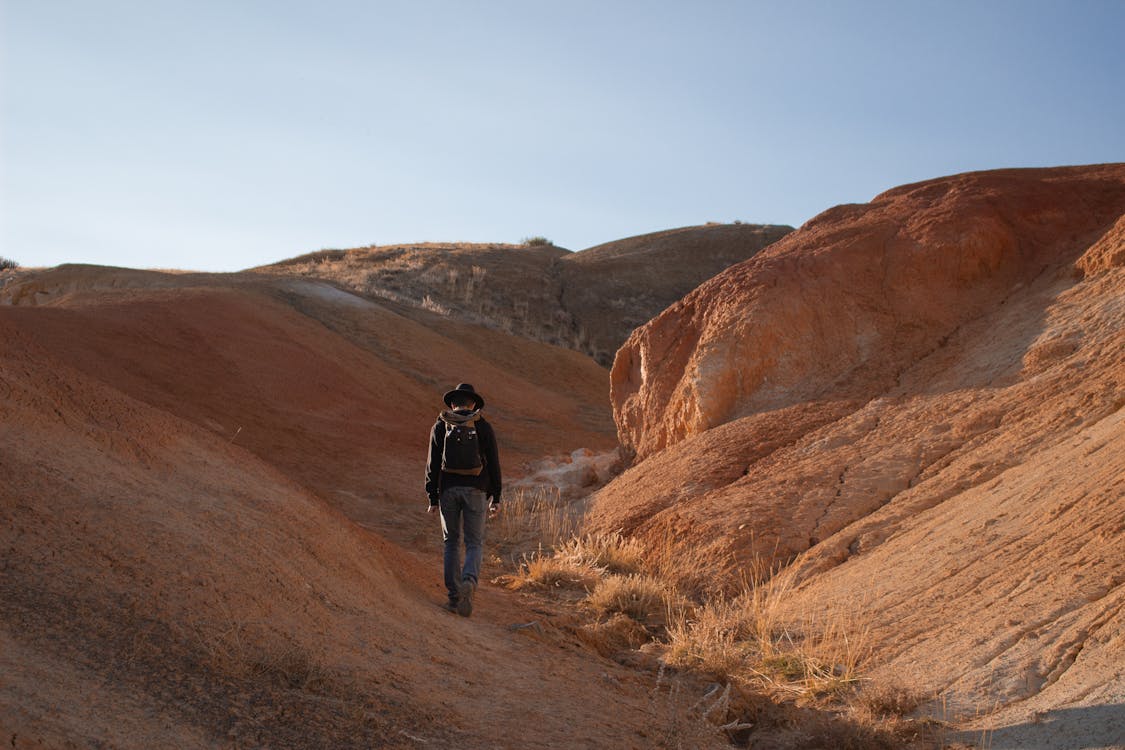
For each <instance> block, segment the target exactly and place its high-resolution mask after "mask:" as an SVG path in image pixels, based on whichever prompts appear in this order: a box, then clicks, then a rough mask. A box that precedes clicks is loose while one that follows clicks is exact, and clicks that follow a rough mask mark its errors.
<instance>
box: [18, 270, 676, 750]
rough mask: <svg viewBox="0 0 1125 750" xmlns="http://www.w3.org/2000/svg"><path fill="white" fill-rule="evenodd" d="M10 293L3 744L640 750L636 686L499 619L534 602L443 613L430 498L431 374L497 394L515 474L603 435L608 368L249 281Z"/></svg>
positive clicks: (68, 286) (636, 676)
mask: <svg viewBox="0 0 1125 750" xmlns="http://www.w3.org/2000/svg"><path fill="white" fill-rule="evenodd" d="M22 283H23V286H22V287H19V288H16V289H15V290H14V292H15V294H14V295H13V288H12V287H11V286H9V287H7V288H6V289H5V290H4V292H5V293H6V294H7V295H9V296H8V299H9V300H12V299H15V301H17V302H18V301H23V302H28V301H30V300H34V301H35V302H36V303H37V304H36V305H34V306H28V305H26V304H25V305H16V306H7V307H0V341H3V342H4V345H3V348H2V349H0V391H2V395H3V398H2V399H0V463H2V466H3V471H4V474H5V479H6V481H5V482H4V483H3V485H2V487H0V547H2V548H3V549H4V550H5V554H4V557H3V565H2V568H0V645H2V648H0V674H2V675H3V677H2V678H0V730H2V734H3V737H4V738H5V740H6V741H10V743H11V744H12V745H13V746H14V747H19V748H30V747H50V748H60V747H93V746H102V745H107V744H108V745H110V746H114V747H138V748H141V747H144V748H147V747H197V746H201V745H211V746H221V747H259V746H270V747H293V748H298V747H371V746H380V747H411V748H416V747H433V746H444V745H447V744H455V745H457V746H459V747H470V748H473V747H479V748H495V747H512V748H515V747H521V748H522V747H591V748H593V747H651V746H653V742H654V739H653V733H654V731H658V729H659V723H660V721H661V718H660V717H657V718H656V719H655V720H654V716H653V713H652V711H651V709H650V698H649V689H650V688H651V684H648V683H649V682H651V679H650V678H649V677H647V676H645V675H643V674H640V673H637V672H634V671H630V670H626V669H624V668H622V667H620V666H618V665H616V664H614V663H613V662H611V661H609V660H606V659H604V658H602V657H600V656H597V655H596V654H595V653H593V652H592V651H590V650H588V649H586V648H584V647H582V646H580V645H579V644H578V642H577V640H576V639H574V638H562V637H556V635H555V634H553V631H551V632H549V633H548V636H549V637H540V636H539V635H538V634H537V630H536V629H535V628H524V629H519V628H516V629H513V628H512V627H511V626H513V625H521V624H526V623H530V622H533V621H536V620H544V619H545V617H546V616H547V615H546V614H544V613H543V612H537V611H536V610H535V606H536V605H535V604H534V603H533V602H529V601H526V600H524V599H523V598H521V597H520V596H519V595H517V594H514V593H511V592H508V591H505V590H501V589H496V588H493V587H491V586H489V585H485V586H484V587H482V589H481V591H480V595H479V601H478V606H477V612H476V613H475V614H474V616H473V617H472V618H469V619H464V618H460V617H457V616H455V615H451V614H449V613H447V612H444V611H443V610H442V609H441V608H440V607H439V604H440V602H441V601H442V600H443V597H444V592H443V591H442V588H441V582H440V551H439V545H438V535H439V532H438V530H437V528H436V523H437V521H436V517H434V516H430V515H427V514H425V513H424V496H423V495H422V493H421V473H422V463H423V460H424V447H423V446H424V442H425V436H426V435H427V434H428V427H429V425H430V423H431V420H432V419H433V416H434V415H435V414H436V410H437V409H436V406H435V403H437V404H440V395H441V393H442V392H443V390H444V389H445V388H447V387H448V384H452V383H455V382H457V381H458V380H469V381H475V382H476V383H477V384H478V387H480V388H482V389H483V390H484V391H485V392H486V393H489V394H490V395H491V394H497V396H498V397H496V398H493V399H490V401H491V402H492V403H491V404H490V410H491V413H492V418H493V421H494V423H495V424H496V425H497V428H498V429H499V430H500V431H501V435H502V436H503V438H504V445H505V448H506V453H505V455H504V460H505V466H506V469H508V471H509V473H510V474H512V475H515V474H518V473H519V472H518V468H519V466H520V465H521V463H522V462H523V461H526V460H528V459H530V458H538V457H540V456H542V455H545V454H549V453H552V452H557V451H558V450H559V449H560V448H562V449H569V448H571V447H573V446H574V445H576V444H577V445H586V446H588V447H594V448H599V449H604V448H605V447H606V446H607V445H609V444H611V443H612V425H611V423H610V420H609V415H608V408H605V409H603V410H602V411H601V412H600V413H598V412H591V410H590V409H589V404H591V403H595V404H597V403H604V393H605V390H604V389H605V386H606V383H605V378H606V374H605V371H604V370H602V369H601V368H599V367H597V366H596V365H595V364H593V363H592V362H589V360H587V359H585V358H583V357H582V356H581V355H578V354H576V353H573V352H567V351H563V350H559V349H555V348H552V347H547V346H544V345H540V344H535V343H532V342H527V341H522V340H517V339H514V338H510V337H505V336H503V335H502V334H497V333H494V332H491V331H487V330H469V329H468V328H467V327H459V326H452V330H453V332H454V338H453V339H450V338H445V337H443V336H442V334H440V333H437V332H435V330H434V329H433V328H429V327H427V326H426V325H424V324H422V323H419V322H417V321H414V320H410V319H408V318H404V317H402V316H401V315H399V314H398V313H396V312H394V311H393V310H390V309H388V308H385V307H380V306H377V305H373V304H372V303H370V302H367V301H365V300H359V299H358V298H356V299H354V300H353V299H346V298H340V297H339V296H338V294H337V293H336V292H325V293H319V294H318V293H311V294H310V293H307V292H308V291H309V290H308V288H303V289H302V288H301V287H296V288H294V287H293V286H291V283H292V282H285V283H284V284H282V285H279V284H277V283H274V282H262V281H261V280H259V279H256V278H255V277H252V276H248V277H238V276H235V277H201V276H178V277H167V276H164V275H151V274H143V273H139V272H131V271H120V270H115V269H89V268H64V269H60V270H58V271H53V272H46V273H42V274H29V275H27V276H24V277H23V281H22ZM315 291H316V288H315V287H314V292H315ZM319 291H321V292H323V291H324V290H319ZM340 294H342V293H340ZM437 322H442V321H437ZM436 328H441V329H442V330H448V329H449V328H450V327H449V326H445V325H443V326H437V327H436ZM512 347H514V348H516V349H517V351H511V350H510V349H511V348H512ZM450 357H451V358H452V360H453V362H452V363H451V364H450V363H446V364H444V365H443V364H441V361H442V360H443V359H445V358H450ZM496 362H504V363H505V364H506V365H507V367H506V369H503V370H502V369H500V368H498V367H497V366H496V364H495V363H496ZM515 365H518V366H515ZM547 371H549V372H551V373H553V374H554V377H552V378H546V377H544V376H543V373H544V372H547ZM544 382H550V383H551V387H552V389H551V390H548V389H547V388H545V387H544V386H541V385H539V384H540V383H544ZM599 392H600V393H601V394H602V399H603V401H602V402H599V401H598V398H597V397H596V396H594V395H592V394H596V393H599ZM501 394H502V396H501ZM560 436H564V437H565V439H566V440H567V443H566V444H565V445H564V446H556V445H555V443H554V441H556V440H559V439H560ZM486 572H487V571H486ZM654 721H655V724H656V725H657V729H656V730H654V728H653V727H654Z"/></svg>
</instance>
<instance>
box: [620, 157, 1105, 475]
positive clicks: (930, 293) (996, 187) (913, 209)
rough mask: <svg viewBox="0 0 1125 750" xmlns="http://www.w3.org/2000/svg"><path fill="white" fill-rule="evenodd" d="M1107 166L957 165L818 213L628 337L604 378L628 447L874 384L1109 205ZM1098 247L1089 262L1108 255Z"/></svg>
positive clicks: (1032, 273)
mask: <svg viewBox="0 0 1125 750" xmlns="http://www.w3.org/2000/svg"><path fill="white" fill-rule="evenodd" d="M1120 175H1121V168H1119V167H1100V168H1098V167H1095V168H1086V169H1056V170H1046V171H1044V170H1006V171H998V172H987V173H976V174H967V175H958V176H955V177H948V178H943V179H938V180H931V181H928V182H923V183H918V184H915V185H907V186H904V187H900V188H896V189H894V190H890V191H888V192H886V193H884V194H882V195H880V196H878V197H876V198H875V199H874V200H873V201H872V202H871V203H869V204H865V205H849V206H838V207H836V208H833V209H830V210H828V211H826V212H824V213H822V214H820V215H819V216H817V217H816V218H814V219H812V220H811V221H809V222H808V223H807V224H805V225H804V226H803V227H801V229H800V231H798V232H795V233H793V234H791V235H789V236H787V237H786V238H785V239H784V240H782V241H780V242H778V243H777V244H776V245H773V246H772V247H770V248H769V249H768V250H767V251H765V252H763V253H761V254H760V255H758V256H756V257H755V258H753V259H752V260H749V261H747V262H745V263H742V264H739V265H738V266H735V267H733V268H731V269H730V270H729V271H727V272H726V273H723V274H721V275H719V276H717V277H715V278H714V279H712V280H711V281H709V282H707V283H705V284H703V285H702V286H701V287H699V288H698V289H696V290H695V291H694V292H692V293H691V294H690V295H688V296H687V297H686V298H684V299H683V300H682V301H680V302H678V303H677V304H675V305H673V306H672V307H671V308H669V309H668V310H666V311H664V312H663V313H662V314H661V315H660V316H658V317H657V318H656V319H655V320H653V321H651V322H650V323H648V324H647V325H645V326H644V327H643V328H641V329H639V330H638V331H636V332H635V333H634V334H633V335H632V336H631V337H630V339H629V340H628V341H627V342H626V344H625V345H624V346H623V347H622V348H621V349H620V350H619V351H618V353H617V357H616V361H615V362H614V366H613V373H612V385H611V387H612V399H613V404H614V409H615V415H616V419H617V424H618V430H619V434H620V438H621V442H622V444H623V445H624V446H625V447H626V448H627V449H628V450H630V451H631V452H633V453H634V454H635V455H636V456H637V457H638V458H644V457H646V456H650V455H652V454H654V453H656V452H658V451H660V450H662V449H664V448H666V447H668V446H670V445H673V444H675V443H677V442H679V441H681V440H683V439H684V438H686V437H688V436H690V435H694V434H698V433H701V432H703V431H705V430H707V429H709V428H711V427H716V426H718V425H720V424H723V423H725V422H728V421H731V420H734V419H738V418H740V417H743V416H748V415H751V414H755V413H760V412H765V411H771V410H775V409H779V408H784V407H785V406H789V405H792V404H796V403H801V402H805V401H809V400H813V399H818V398H833V399H839V398H847V399H854V398H861V399H867V398H871V397H872V396H873V395H874V394H877V393H880V392H882V391H884V390H886V389H887V388H889V387H891V386H892V385H894V383H895V382H896V379H897V378H898V377H899V375H900V374H901V373H902V372H903V371H904V370H905V369H906V368H907V367H909V366H911V365H912V364H914V363H915V362H916V361H918V360H919V359H920V358H921V357H923V356H925V355H926V354H928V353H929V352H931V351H933V350H934V349H935V348H938V347H939V346H941V344H942V343H943V342H944V341H946V340H947V339H948V337H949V336H951V335H952V334H953V333H954V332H955V331H957V329H958V328H959V327H960V326H962V325H964V324H965V323H966V322H968V321H971V320H974V319H976V318H979V317H980V316H981V315H982V314H984V313H985V312H986V311H988V310H991V309H993V308H994V307H995V306H997V305H999V304H1000V303H1001V302H1002V301H1003V300H1004V299H1005V298H1006V297H1007V296H1008V295H1009V294H1011V293H1012V292H1013V291H1016V290H1018V289H1019V288H1020V287H1026V286H1027V285H1028V284H1030V283H1032V282H1033V281H1034V280H1035V279H1036V278H1038V277H1039V276H1041V275H1042V274H1043V273H1044V272H1045V271H1046V270H1047V269H1049V268H1053V267H1055V266H1057V265H1058V264H1060V263H1062V264H1067V263H1073V262H1074V260H1075V259H1076V258H1077V256H1078V255H1080V254H1081V253H1082V251H1084V250H1086V249H1087V248H1089V247H1090V245H1091V244H1092V243H1093V242H1094V241H1095V240H1097V239H1098V238H1099V237H1101V236H1102V235H1103V234H1105V233H1106V231H1107V229H1108V228H1109V225H1112V224H1113V222H1114V221H1115V220H1116V219H1117V217H1118V215H1119V214H1120V213H1121V210H1122V200H1123V195H1125V187H1123V186H1122V185H1121V178H1120ZM1119 241H1120V240H1119V239H1118V242H1119ZM1105 244H1106V250H1105V251H1104V252H1100V251H1096V249H1092V252H1093V253H1094V254H1093V255H1092V256H1090V259H1089V260H1088V262H1089V264H1091V265H1090V267H1091V268H1095V267H1101V266H1103V265H1105V264H1108V263H1110V262H1111V260H1110V259H1111V258H1116V257H1117V256H1116V255H1114V254H1113V253H1111V252H1110V251H1109V247H1110V245H1112V240H1111V239H1107V240H1106V242H1105Z"/></svg>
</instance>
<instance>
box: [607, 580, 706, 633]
mask: <svg viewBox="0 0 1125 750" xmlns="http://www.w3.org/2000/svg"><path fill="white" fill-rule="evenodd" d="M586 603H587V604H588V605H589V606H590V608H591V609H592V610H593V611H594V612H596V613H598V615H600V616H607V615H612V614H615V613H620V614H623V615H626V616H628V617H632V618H633V619H634V620H637V621H638V622H642V623H645V624H649V625H664V624H666V623H668V622H670V621H673V620H675V619H677V618H680V617H683V612H684V610H685V609H686V607H687V603H686V602H685V601H684V600H683V599H682V598H681V597H680V596H679V595H678V594H677V593H676V592H675V590H674V589H671V588H670V587H668V586H667V585H666V584H664V583H662V582H660V581H658V580H657V579H655V578H652V577H651V576H644V575H628V576H623V575H610V576H606V577H605V578H603V579H602V580H601V582H600V583H599V584H598V586H597V588H595V589H594V591H593V593H592V594H590V596H589V597H587V599H586Z"/></svg>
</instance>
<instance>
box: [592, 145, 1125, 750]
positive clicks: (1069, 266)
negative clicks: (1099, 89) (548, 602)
mask: <svg viewBox="0 0 1125 750" xmlns="http://www.w3.org/2000/svg"><path fill="white" fill-rule="evenodd" d="M1123 212H1125V165H1120V164H1118V165H1104V166H1091V167H1075V168H1059V169H1045V170H1004V171H996V172H984V173H975V174H964V175H957V176H953V177H947V178H942V179H937V180H931V181H928V182H923V183H918V184H914V185H907V186H903V187H900V188H896V189H894V190H891V191H888V192H886V193H884V194H882V195H880V196H878V197H876V198H875V199H874V200H873V201H872V202H871V203H869V204H863V205H849V206H839V207H837V208H833V209H831V210H829V211H826V212H824V213H823V214H821V215H820V216H818V217H816V218H815V219H813V220H811V221H810V222H808V223H807V224H806V225H805V226H803V227H801V229H799V230H798V231H797V232H794V233H793V234H790V235H789V236H787V237H786V238H785V239H783V240H781V241H780V242H778V243H777V244H775V245H773V246H771V247H769V248H768V249H766V250H765V251H763V252H762V253H759V254H758V255H757V256H755V257H754V258H753V259H751V260H749V261H746V262H744V263H741V264H739V265H737V266H734V267H732V268H730V269H729V270H728V271H726V272H724V273H722V274H720V275H719V276H717V277H715V278H714V279H712V280H710V281H708V282H706V283H704V284H703V285H702V286H700V287H699V288H698V289H696V290H695V291H694V292H692V293H691V294H689V295H688V296H687V297H686V298H685V299H683V300H682V301H681V302H678V303H676V304H675V305H673V306H672V307H670V308H669V309H668V310H666V311H664V312H663V313H662V314H661V315H659V316H658V317H657V318H656V319H654V320H653V321H651V322H650V323H648V324H647V325H645V326H643V327H642V328H640V329H638V330H637V331H636V332H634V334H633V335H632V336H631V337H630V338H629V340H628V342H627V343H626V344H625V345H624V346H623V347H622V349H621V350H620V351H619V352H618V354H617V358H616V361H615V363H614V367H613V372H612V375H611V379H612V399H613V404H614V412H615V418H616V420H617V424H618V434H619V437H620V439H621V442H622V443H623V445H625V446H626V447H627V448H628V449H629V450H630V451H631V452H632V453H633V454H634V455H635V458H636V461H635V464H634V466H633V467H632V468H631V469H630V470H629V471H627V472H626V473H625V474H623V475H622V476H620V477H619V478H618V479H617V480H615V481H614V482H613V483H612V484H610V485H609V486H608V487H607V488H605V489H604V490H603V491H601V492H600V493H599V494H598V496H597V497H596V500H595V505H594V508H593V517H592V527H593V528H596V529H597V528H600V529H623V530H625V531H627V532H629V533H631V534H634V535H637V536H639V537H641V538H643V539H646V540H650V541H656V542H658V543H660V544H664V545H669V546H670V549H669V552H668V555H669V556H670V557H672V558H674V559H676V560H677V561H678V564H679V565H680V568H681V574H682V576H683V577H684V578H685V579H687V580H688V581H694V582H695V583H696V587H697V588H706V587H708V586H709V585H713V581H714V580H716V579H717V580H718V581H719V582H720V583H721V584H723V585H731V584H733V583H734V582H736V581H737V580H738V579H739V578H740V577H741V576H745V575H747V574H748V573H749V572H750V571H762V570H764V569H768V568H770V566H773V569H774V570H777V569H778V568H777V566H786V565H787V566H789V568H788V571H789V572H788V573H787V575H793V576H795V577H796V581H797V582H798V584H799V585H798V588H797V590H796V593H795V594H794V595H793V596H792V597H791V598H790V600H789V602H788V606H789V607H790V608H792V610H793V611H795V612H807V613H818V612H822V611H825V610H826V609H828V608H830V607H833V606H849V607H851V608H852V609H853V610H854V611H857V612H862V613H866V617H867V625H866V627H867V628H869V633H870V635H871V638H872V643H873V644H874V648H875V654H876V659H877V662H878V663H879V664H881V666H880V668H879V670H877V672H876V676H877V677H879V678H896V679H900V680H903V681H906V682H909V683H910V684H913V685H916V686H919V687H921V688H925V689H930V690H940V691H944V694H945V695H946V696H947V700H948V704H947V710H948V711H949V712H950V713H951V714H954V715H955V714H957V713H958V712H960V711H962V710H970V711H971V710H976V711H979V710H980V707H981V706H989V705H995V706H999V707H1006V708H1005V711H1004V712H1002V713H1001V714H1000V715H998V716H997V717H992V718H990V719H989V720H988V721H990V722H994V723H993V724H992V725H993V726H996V725H997V724H999V725H1000V726H1006V729H1004V730H1003V731H1002V732H1000V733H998V734H997V737H1002V738H1004V741H1005V742H1008V743H1010V744H1005V745H1004V746H1005V747H1008V746H1011V747H1015V746H1029V745H1027V744H1021V743H1026V742H1028V741H1029V740H1027V736H1025V735H1026V733H1027V732H1035V731H1039V734H1037V735H1034V736H1035V737H1038V739H1037V740H1033V741H1031V742H1036V741H1043V737H1044V735H1043V731H1046V730H1044V729H1043V727H1044V726H1045V725H1046V724H1045V723H1041V722H1040V720H1041V719H1042V718H1043V717H1044V716H1047V715H1048V714H1044V713H1043V712H1044V711H1047V710H1048V709H1051V710H1054V711H1055V713H1053V714H1050V716H1051V717H1053V718H1056V719H1057V720H1058V721H1059V722H1060V723H1058V724H1056V725H1055V729H1056V730H1058V731H1062V732H1066V731H1070V730H1072V729H1075V727H1083V726H1084V727H1085V729H1086V730H1087V731H1093V730H1096V731H1098V732H1100V733H1101V734H1100V735H1098V737H1099V739H1100V741H1108V742H1110V743H1111V744H1112V742H1113V737H1112V735H1113V734H1114V733H1115V732H1117V731H1119V730H1120V729H1121V728H1122V726H1123V725H1125V717H1123V716H1122V715H1121V713H1120V699H1121V695H1122V691H1123V690H1125V673H1123V671H1122V665H1123V664H1125V620H1123V618H1122V611H1123V609H1122V607H1123V605H1125V587H1123V586H1122V583H1123V582H1125V577H1123V576H1122V571H1123V570H1125V523H1123V522H1122V518H1123V517H1125V411H1123V408H1122V407H1123V406H1125V396H1123V394H1125V308H1123V307H1122V304H1121V303H1122V300H1123V299H1125V266H1123V265H1122V257H1123V256H1122V252H1121V248H1122V237H1123V235H1122V226H1123V225H1122V219H1121V218H1120V217H1121V216H1122V213H1123ZM669 539H671V540H674V541H673V542H671V543H669V542H668V541H667V540H669ZM968 707H974V709H969V708H968ZM1037 722H1040V724H1039V729H1038V730H1037V729H1036V723H1037ZM1107 733H1108V734H1107ZM1122 736H1125V735H1122V734H1117V735H1116V739H1117V740H1118V741H1119V740H1120V739H1121V737H1122ZM1107 737H1108V738H1109V739H1108V740H1107V739H1106V738H1107ZM1048 744H1050V743H1048ZM1037 746H1038V745H1037ZM1084 746H1085V745H1084ZM1089 746H1095V745H1089ZM1097 746H1099V747H1100V746H1103V745H1097ZM1106 746H1108V745H1106Z"/></svg>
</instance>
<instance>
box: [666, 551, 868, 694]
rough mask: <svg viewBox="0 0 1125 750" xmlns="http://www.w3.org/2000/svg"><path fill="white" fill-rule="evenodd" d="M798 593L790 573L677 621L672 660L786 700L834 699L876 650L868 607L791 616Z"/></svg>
mask: <svg viewBox="0 0 1125 750" xmlns="http://www.w3.org/2000/svg"><path fill="white" fill-rule="evenodd" d="M791 589H792V580H791V578H790V577H789V576H788V575H786V574H784V573H781V574H778V575H774V576H772V577H769V578H765V579H764V580H762V582H761V583H757V584H750V585H749V588H748V589H747V590H746V591H744V592H743V593H742V594H741V595H740V596H738V597H736V598H734V599H731V600H724V599H719V600H716V601H713V602H711V603H709V604H708V605H707V606H704V607H701V608H699V609H697V610H696V611H695V613H694V614H693V616H692V618H691V619H690V620H681V621H679V622H676V623H673V625H672V626H671V627H670V628H669V631H668V636H669V647H668V653H667V656H666V658H667V660H668V663H669V664H672V665H675V666H681V667H688V668H692V669H698V670H701V671H703V672H706V673H708V674H712V675H714V676H716V677H719V678H724V679H725V678H737V679H741V680H743V681H746V682H749V683H757V684H759V685H761V686H763V687H765V688H767V689H769V690H771V691H774V692H777V693H779V694H782V695H797V696H834V695H840V694H842V693H843V692H845V691H848V690H851V689H853V688H854V687H856V686H857V685H858V682H859V679H860V677H859V674H860V669H861V666H862V663H863V660H864V658H865V657H866V656H867V655H868V653H869V649H868V647H867V633H868V627H867V625H866V623H865V622H864V620H863V616H862V612H863V608H861V607H857V606H853V605H854V603H832V604H830V605H829V606H826V607H825V609H824V610H823V611H822V612H819V613H816V614H815V615H813V614H809V615H807V616H803V617H796V618H793V617H790V616H788V614H787V613H786V612H785V611H784V603H785V601H786V599H787V598H788V595H789V593H790V591H791Z"/></svg>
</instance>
